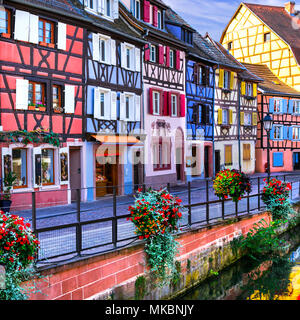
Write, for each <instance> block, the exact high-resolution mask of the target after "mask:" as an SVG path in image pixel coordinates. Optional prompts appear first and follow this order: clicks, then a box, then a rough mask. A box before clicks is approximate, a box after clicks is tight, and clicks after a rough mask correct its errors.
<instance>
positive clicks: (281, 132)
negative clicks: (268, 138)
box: [273, 125, 283, 140]
mask: <svg viewBox="0 0 300 320" xmlns="http://www.w3.org/2000/svg"><path fill="white" fill-rule="evenodd" d="M276 128H279V129H280V131H279V137H276V136H275V134H276V133H277V132H276ZM273 138H274V140H282V139H283V126H282V125H274V137H273Z"/></svg>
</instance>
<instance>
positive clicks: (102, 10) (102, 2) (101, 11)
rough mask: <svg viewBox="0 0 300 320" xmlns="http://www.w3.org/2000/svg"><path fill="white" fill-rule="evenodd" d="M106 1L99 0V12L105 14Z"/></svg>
mask: <svg viewBox="0 0 300 320" xmlns="http://www.w3.org/2000/svg"><path fill="white" fill-rule="evenodd" d="M104 6H105V3H104V0H98V12H99V13H101V14H104V8H105V7H104Z"/></svg>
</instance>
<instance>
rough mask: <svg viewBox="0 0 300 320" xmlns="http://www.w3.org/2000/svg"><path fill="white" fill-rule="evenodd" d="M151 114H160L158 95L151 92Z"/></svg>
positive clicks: (155, 92)
mask: <svg viewBox="0 0 300 320" xmlns="http://www.w3.org/2000/svg"><path fill="white" fill-rule="evenodd" d="M153 114H154V115H159V114H160V93H159V92H157V91H153Z"/></svg>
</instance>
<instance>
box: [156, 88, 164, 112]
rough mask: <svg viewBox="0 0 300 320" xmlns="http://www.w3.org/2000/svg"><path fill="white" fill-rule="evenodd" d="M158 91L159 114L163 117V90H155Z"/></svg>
mask: <svg viewBox="0 0 300 320" xmlns="http://www.w3.org/2000/svg"><path fill="white" fill-rule="evenodd" d="M157 91H159V98H160V110H159V113H160V115H161V116H163V115H164V92H163V90H157Z"/></svg>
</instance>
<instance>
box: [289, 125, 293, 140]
mask: <svg viewBox="0 0 300 320" xmlns="http://www.w3.org/2000/svg"><path fill="white" fill-rule="evenodd" d="M293 130H294V128H293V127H290V128H289V140H293Z"/></svg>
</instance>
